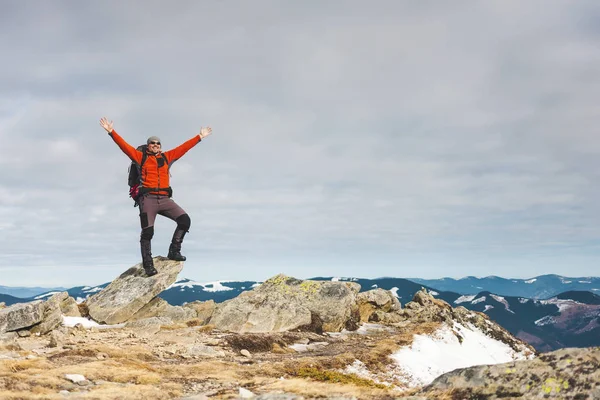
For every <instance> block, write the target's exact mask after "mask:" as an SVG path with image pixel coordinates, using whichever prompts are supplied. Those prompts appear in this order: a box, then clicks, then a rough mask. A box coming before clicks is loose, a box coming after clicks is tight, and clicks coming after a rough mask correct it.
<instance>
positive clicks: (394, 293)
mask: <svg viewBox="0 0 600 400" xmlns="http://www.w3.org/2000/svg"><path fill="white" fill-rule="evenodd" d="M390 292H391V293H392V296H394V297H396V298H398V288H397V287H396V286H394V287H393V288H391V289H390Z"/></svg>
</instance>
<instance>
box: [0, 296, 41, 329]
mask: <svg viewBox="0 0 600 400" xmlns="http://www.w3.org/2000/svg"><path fill="white" fill-rule="evenodd" d="M43 317H44V302H43V301H41V300H37V301H32V302H30V303H17V304H13V305H12V306H10V307H6V308H3V309H2V310H0V333H4V332H11V331H16V330H19V329H23V328H27V327H30V326H32V325H35V324H38V323H40V322H41V321H42V319H43Z"/></svg>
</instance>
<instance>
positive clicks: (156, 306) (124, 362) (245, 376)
mask: <svg viewBox="0 0 600 400" xmlns="http://www.w3.org/2000/svg"><path fill="white" fill-rule="evenodd" d="M155 260H156V261H155V264H156V266H157V269H158V270H159V274H158V275H156V276H154V277H151V278H148V277H146V276H145V274H144V273H143V270H142V269H141V266H140V265H138V266H135V267H132V268H130V269H129V270H127V271H126V272H125V273H123V274H122V275H121V276H120V277H118V278H117V279H115V280H114V281H113V282H112V283H111V284H110V285H109V286H108V287H107V288H106V289H104V290H103V291H101V292H99V293H97V294H96V295H94V296H93V297H91V298H89V299H88V300H86V302H85V303H83V304H76V303H75V301H74V299H72V298H70V297H68V294H66V293H57V294H54V295H53V296H52V297H50V298H49V299H48V300H46V301H36V302H31V303H26V304H16V305H13V306H10V307H6V308H4V309H2V308H1V307H0V399H13V400H14V399H65V398H70V399H143V400H150V399H186V398H187V399H206V398H211V399H212V398H215V399H234V398H256V399H301V398H306V399H312V398H323V399H325V398H327V399H390V398H412V399H428V398H432V399H453V400H458V399H497V398H542V397H543V398H551V397H555V398H569V399H594V398H600V372H599V370H600V368H599V367H600V349H598V348H592V349H564V350H561V351H560V352H555V353H546V354H543V355H540V356H539V357H537V358H534V351H533V349H532V348H531V347H530V346H528V345H527V344H525V343H524V342H522V341H520V340H519V339H516V338H515V337H513V336H512V335H510V333H508V332H507V331H506V330H504V329H503V328H502V327H500V326H498V325H497V324H495V323H493V322H492V321H490V320H489V318H488V317H487V316H486V315H485V314H482V313H476V312H471V311H468V310H467V309H465V308H463V307H457V308H452V307H451V306H450V305H449V304H447V303H445V302H443V301H441V300H438V299H435V298H434V297H433V296H431V295H430V294H428V293H427V292H426V291H420V292H418V293H417V294H416V295H415V297H414V299H413V300H412V301H411V302H408V303H407V304H405V305H403V306H404V307H402V305H401V304H400V303H399V302H398V300H397V299H396V298H395V297H394V296H393V295H392V294H391V293H390V292H389V291H385V290H382V289H374V290H369V291H366V292H360V293H359V291H360V286H359V285H357V284H356V283H351V282H330V281H302V280H298V279H295V278H291V277H286V276H284V275H278V276H276V277H273V278H271V279H269V280H267V281H266V282H265V283H264V284H263V285H261V286H260V287H258V288H256V289H254V290H252V291H248V292H244V293H243V294H242V295H240V296H238V297H237V298H235V299H232V300H229V301H227V302H224V303H220V304H215V303H214V302H204V303H201V302H194V303H190V304H187V305H185V306H183V307H180V306H177V307H176V306H171V305H169V304H168V303H166V302H165V301H164V300H161V299H160V298H159V297H157V296H158V294H159V293H160V292H161V291H162V290H165V289H166V288H167V287H168V286H169V285H171V284H172V283H173V282H175V279H176V277H177V274H178V273H179V271H181V268H182V264H181V263H177V262H173V261H170V260H166V259H162V258H157V259H155ZM84 317H91V319H93V320H95V321H97V322H99V323H102V324H103V325H97V326H91V327H87V328H86V327H84V326H83V325H81V324H78V325H75V326H73V327H69V326H68V325H69V323H70V322H71V321H73V320H75V321H82V322H86V323H87V322H89V320H87V319H85V318H84ZM90 324H91V323H90ZM111 324H112V325H111ZM91 325H93V324H91ZM440 332H446V334H447V335H449V337H450V341H451V342H452V343H454V344H453V346H454V347H455V349H456V348H457V349H458V352H460V353H461V354H462V355H464V354H467V355H468V356H469V360H468V361H467V364H461V365H474V364H476V363H473V362H472V361H471V359H470V357H471V355H472V356H473V357H475V356H477V355H478V354H473V353H472V351H473V350H472V347H469V346H470V345H469V344H470V343H472V339H469V337H472V336H473V335H475V336H476V337H478V338H480V339H478V340H482V342H479V343H477V345H478V346H479V347H476V349H478V350H477V351H481V352H484V353H486V354H487V353H488V352H489V353H490V354H493V353H494V351H497V348H498V346H500V347H501V348H502V349H503V350H502V351H504V352H509V353H510V354H513V355H512V356H510V357H509V358H508V359H509V360H510V359H512V360H516V359H523V360H522V361H513V362H510V363H508V364H497V365H492V366H475V367H470V368H464V369H458V370H455V371H452V372H448V373H446V374H443V375H442V376H440V377H438V378H437V379H436V380H435V381H433V382H432V383H431V384H429V385H427V386H425V387H414V384H415V383H414V382H415V381H414V380H412V381H411V379H409V378H410V377H409V376H408V375H409V374H410V373H409V372H407V368H406V365H405V364H402V363H400V362H399V361H398V358H397V353H396V352H397V351H398V350H400V349H401V348H403V349H407V348H408V346H411V345H412V346H413V347H415V344H416V339H415V338H420V339H419V340H420V341H422V340H425V342H426V343H429V342H427V340H426V339H424V338H429V337H432V336H436V335H437V336H436V337H437V339H436V340H438V342H435V341H434V342H433V345H434V346H437V344H439V341H440V340H441V339H440V337H441V336H440V335H441V334H440ZM442 341H443V340H442ZM436 343H437V344H436ZM482 343H488V345H489V346H491V347H490V348H487V347H485V346H487V345H483V346H482ZM415 348H416V347H415ZM435 348H436V349H437V347H435ZM442 348H443V347H442ZM469 348H470V349H471V350H469ZM440 349H441V348H440ZM494 349H495V350H494ZM411 351H412V350H411ZM436 351H438V352H439V351H442V352H443V350H436ZM411 354H412V353H411ZM444 354H446V353H445V352H444ZM448 354H450V353H448ZM454 354H456V353H454ZM391 355H394V357H390V356H391ZM417 356H418V357H420V355H419V354H417ZM437 356H439V354H437ZM424 359H427V358H424ZM434 359H436V360H440V358H439V357H436V358H434ZM504 359H506V357H504ZM421 360H422V359H421V358H419V361H421ZM441 360H442V361H444V360H445V359H444V358H442V359H441ZM494 360H496V362H498V361H497V359H494ZM404 362H405V363H406V362H407V361H404ZM439 365H441V364H439ZM439 365H437V366H439ZM422 367H423V366H421V368H422ZM432 367H433V366H432ZM432 367H429V366H427V365H426V368H425V369H426V370H429V371H434V370H435V369H433V368H432ZM453 368H456V367H453ZM451 369H452V368H446V369H444V370H443V372H445V371H450V370H451ZM440 373H441V372H436V373H435V374H433V375H431V374H430V375H429V376H430V378H428V380H425V381H421V382H425V383H422V384H426V383H429V382H431V380H432V379H433V378H434V377H435V376H438V375H439V374H440Z"/></svg>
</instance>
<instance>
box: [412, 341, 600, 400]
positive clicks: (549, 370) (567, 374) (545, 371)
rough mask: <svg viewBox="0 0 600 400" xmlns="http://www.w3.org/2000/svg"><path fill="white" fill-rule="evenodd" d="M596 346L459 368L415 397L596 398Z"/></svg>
mask: <svg viewBox="0 0 600 400" xmlns="http://www.w3.org/2000/svg"><path fill="white" fill-rule="evenodd" d="M599 365H600V347H588V348H581V349H574V348H566V349H560V350H557V351H553V352H551V353H543V354H540V356H539V357H536V358H534V359H531V360H522V361H513V362H509V363H505V364H495V365H478V366H474V367H469V368H459V369H456V370H454V371H451V372H448V373H446V374H444V375H441V376H439V377H438V378H436V379H435V380H434V381H433V382H432V383H431V384H430V385H428V386H426V387H424V388H423V389H422V391H421V393H418V395H424V396H426V398H428V399H444V398H452V399H489V400H493V399H506V398H511V399H517V398H518V399H542V398H553V399H600V384H599V383H598V382H600V368H599V367H598V366H599Z"/></svg>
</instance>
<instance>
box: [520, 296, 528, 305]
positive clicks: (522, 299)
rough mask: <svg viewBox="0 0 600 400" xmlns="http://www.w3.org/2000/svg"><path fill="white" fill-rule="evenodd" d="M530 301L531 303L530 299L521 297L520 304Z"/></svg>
mask: <svg viewBox="0 0 600 400" xmlns="http://www.w3.org/2000/svg"><path fill="white" fill-rule="evenodd" d="M528 301H529V299H525V298H523V297H519V303H521V304H525V303H527V302H528Z"/></svg>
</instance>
